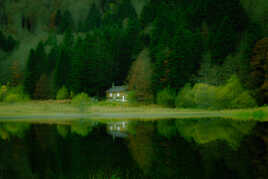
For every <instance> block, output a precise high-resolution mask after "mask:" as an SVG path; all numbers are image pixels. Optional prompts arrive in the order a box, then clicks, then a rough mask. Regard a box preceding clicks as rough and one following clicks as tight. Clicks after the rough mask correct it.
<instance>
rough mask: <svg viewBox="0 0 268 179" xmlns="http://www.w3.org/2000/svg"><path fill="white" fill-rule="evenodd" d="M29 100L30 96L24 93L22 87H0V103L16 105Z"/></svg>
mask: <svg viewBox="0 0 268 179" xmlns="http://www.w3.org/2000/svg"><path fill="white" fill-rule="evenodd" d="M29 99H30V98H29V96H28V95H27V94H25V93H24V91H23V87H22V86H17V87H10V86H6V85H2V86H0V102H6V103H15V102H23V101H27V100H29Z"/></svg>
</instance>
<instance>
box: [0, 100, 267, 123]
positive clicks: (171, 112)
mask: <svg viewBox="0 0 268 179" xmlns="http://www.w3.org/2000/svg"><path fill="white" fill-rule="evenodd" d="M0 116H1V120H3V121H6V120H7V121H9V120H8V119H10V117H11V118H12V120H13V121H16V120H20V121H21V119H22V121H29V122H42V121H43V122H44V121H45V122H46V121H47V122H48V123H49V122H53V121H54V122H56V121H57V120H58V122H64V121H67V122H68V121H70V120H71V121H73V120H74V121H75V120H78V121H79V120H80V119H90V120H104V121H113V120H115V121H116V120H124V119H125V120H158V119H168V118H174V119H175V118H176V119H183V118H192V117H199V118H206V117H211V118H215V117H221V118H232V119H235V120H236V119H237V120H257V121H258V120H259V121H266V120H268V107H257V108H249V109H236V110H204V109H195V108H167V107H163V106H160V105H155V104H152V105H148V104H143V105H142V104H129V103H121V102H109V101H100V102H94V103H85V102H83V103H80V102H79V103H73V102H72V101H71V100H47V101H27V102H19V103H0ZM5 117H6V118H5ZM17 117H18V118H17ZM27 118H29V119H27Z"/></svg>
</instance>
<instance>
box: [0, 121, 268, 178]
mask: <svg viewBox="0 0 268 179" xmlns="http://www.w3.org/2000/svg"><path fill="white" fill-rule="evenodd" d="M0 150H1V152H0V178H4V179H9V178H10V179H20V178H27V179H30V178H33V179H54V178H55V179H87V178H88V179H99V178H100V179H102V178H103V179H106V178H107V179H128V178H133V179H135V178H137V179H140V178H141V179H142V178H146V179H147V178H148V179H149V178H154V179H158V178H159V179H162V178H163V179H169V178H170V179H174V178H178V179H203V178H204V179H216V178H217V179H221V178H222V179H232V178H234V179H239V178H241V179H242V178H243V179H247V178H248V179H251V178H252V179H262V178H268V123H267V122H257V121H254V120H252V121H238V120H232V119H220V118H207V119H198V118H194V119H177V120H174V119H165V120H155V121H152V122H150V121H146V122H145V121H133V120H125V121H124V120H118V121H113V122H112V121H94V120H92V121H91V120H83V119H81V120H77V121H75V122H74V121H73V122H58V123H57V124H56V123H43V124H41V123H29V122H2V123H0Z"/></svg>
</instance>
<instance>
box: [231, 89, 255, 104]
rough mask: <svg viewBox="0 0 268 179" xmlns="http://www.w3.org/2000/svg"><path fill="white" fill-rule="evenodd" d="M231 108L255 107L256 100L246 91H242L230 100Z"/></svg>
mask: <svg viewBox="0 0 268 179" xmlns="http://www.w3.org/2000/svg"><path fill="white" fill-rule="evenodd" d="M231 106H232V108H250V107H256V106H257V102H256V100H255V99H254V98H253V97H252V96H250V94H249V92H248V91H244V92H243V93H241V94H240V95H239V96H237V97H236V98H235V99H233V100H232V102H231Z"/></svg>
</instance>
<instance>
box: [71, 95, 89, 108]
mask: <svg viewBox="0 0 268 179" xmlns="http://www.w3.org/2000/svg"><path fill="white" fill-rule="evenodd" d="M90 102H91V100H90V97H88V95H87V94H86V93H80V94H78V95H76V96H74V97H73V99H72V104H73V105H75V106H81V105H86V104H90Z"/></svg>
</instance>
